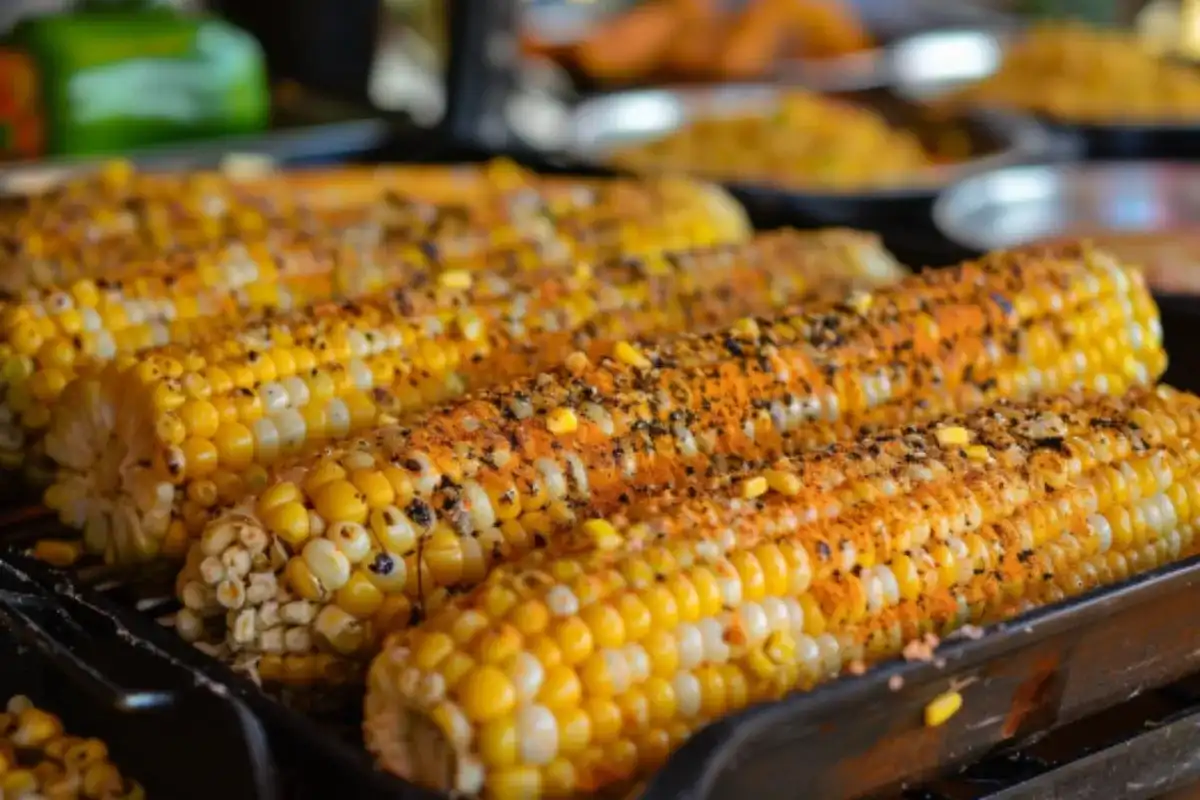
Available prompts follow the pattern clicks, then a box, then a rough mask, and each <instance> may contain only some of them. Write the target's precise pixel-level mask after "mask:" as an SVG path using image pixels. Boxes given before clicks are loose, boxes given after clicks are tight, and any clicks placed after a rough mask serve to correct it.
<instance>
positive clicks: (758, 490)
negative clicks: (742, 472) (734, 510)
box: [739, 475, 769, 500]
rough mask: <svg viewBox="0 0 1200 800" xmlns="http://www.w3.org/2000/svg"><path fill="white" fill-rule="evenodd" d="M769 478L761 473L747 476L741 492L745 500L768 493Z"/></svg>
mask: <svg viewBox="0 0 1200 800" xmlns="http://www.w3.org/2000/svg"><path fill="white" fill-rule="evenodd" d="M768 485H769V484H768V482H767V479H766V478H764V477H763V476H761V475H759V476H756V477H754V478H747V479H746V480H744V481H742V484H741V490H740V492H739V493H740V494H741V496H742V498H743V499H745V500H753V499H754V498H756V497H762V496H763V495H764V494H766V493H767V487H768Z"/></svg>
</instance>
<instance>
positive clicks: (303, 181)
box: [0, 163, 750, 294]
mask: <svg viewBox="0 0 1200 800" xmlns="http://www.w3.org/2000/svg"><path fill="white" fill-rule="evenodd" d="M444 172H445V174H446V175H448V176H450V177H451V178H453V176H454V172H453V171H450V170H445V171H444ZM406 174H407V171H406V170H403V169H402V170H398V171H396V174H394V175H392V176H391V177H387V178H381V179H379V180H378V181H376V180H367V179H364V176H362V175H361V174H358V173H352V177H350V178H346V179H342V180H339V178H338V176H337V173H332V174H331V173H323V174H321V175H319V176H317V177H315V178H312V177H309V178H306V177H304V176H300V177H295V178H289V177H287V176H286V175H285V176H284V177H281V178H274V179H269V180H260V181H248V182H239V181H237V180H233V181H230V180H228V179H226V178H223V177H221V176H219V175H216V174H204V173H200V174H185V175H182V176H179V175H168V176H163V175H142V174H135V173H132V172H131V170H130V169H129V166H128V165H127V164H123V163H115V164H113V165H111V166H110V167H109V168H107V169H105V170H102V171H100V172H99V173H98V174H97V175H94V176H89V177H86V178H84V179H81V180H78V181H73V182H71V183H68V184H67V185H66V186H65V187H60V188H59V189H57V190H54V191H50V192H47V193H42V194H35V195H32V196H30V197H24V198H17V199H12V200H10V201H9V203H8V204H7V206H6V207H4V208H3V209H0V221H3V222H5V223H7V224H5V225H4V229H5V231H6V232H7V234H6V235H7V240H6V241H5V243H4V245H5V248H4V252H5V258H4V259H3V260H0V290H3V291H6V292H8V293H13V294H15V293H18V292H21V291H23V290H25V289H27V288H31V287H42V288H47V289H49V288H53V287H62V286H63V285H65V284H67V283H69V282H71V281H74V280H79V279H82V278H98V277H101V276H104V277H111V271H112V270H113V269H120V268H122V267H123V265H125V264H129V263H142V262H147V261H151V260H153V259H156V258H158V257H160V256H162V255H163V254H164V253H170V252H188V251H190V250H194V249H196V248H211V247H213V246H217V245H220V244H227V243H231V242H241V243H244V244H252V243H257V242H261V241H263V240H265V239H267V238H269V237H274V236H276V235H277V234H278V230H279V229H288V230H303V231H309V232H313V231H318V230H323V231H326V232H332V231H337V230H340V229H342V228H345V227H355V228H364V229H365V230H366V231H368V232H370V231H374V232H375V235H378V233H379V231H380V225H383V226H384V228H385V229H391V230H392V232H393V233H396V234H401V235H404V234H407V235H413V236H421V237H422V238H424V237H425V236H428V235H434V237H435V238H436V239H437V241H438V243H439V245H440V247H441V248H442V249H444V250H445V251H447V252H449V253H462V254H464V255H466V256H475V255H477V254H478V253H479V252H480V250H481V248H483V249H486V248H487V246H488V244H489V243H490V242H492V241H493V240H494V239H496V238H498V237H499V238H501V239H504V240H512V241H516V240H521V239H526V240H528V239H530V238H532V239H535V240H540V241H542V242H543V243H545V242H549V241H554V242H556V243H557V245H558V246H559V247H560V248H563V247H566V248H568V249H569V250H570V251H571V252H573V253H574V255H575V256H576V257H583V258H594V257H598V256H601V255H604V254H606V253H611V252H613V250H612V248H614V247H616V246H618V245H621V244H624V245H631V244H632V245H642V246H648V247H652V248H662V247H672V248H677V247H682V246H687V245H692V244H706V243H721V242H733V241H744V240H745V239H746V238H747V237H748V235H749V230H750V228H749V225H748V223H747V221H746V218H745V214H744V212H743V211H742V209H741V207H740V206H738V204H737V203H736V201H734V200H733V199H732V198H731V197H729V195H727V194H726V193H725V192H723V191H722V190H721V189H719V188H718V187H715V186H708V185H705V184H700V183H695V182H688V181H657V182H632V181H595V180H592V181H583V180H579V179H560V180H551V181H542V180H541V179H534V178H532V177H527V176H525V175H524V174H521V173H513V172H512V170H511V169H507V168H505V167H503V165H500V166H493V167H488V168H485V169H476V170H470V171H468V172H467V173H466V174H467V175H468V176H472V177H471V178H470V179H461V178H460V179H452V180H449V181H443V182H442V183H444V184H446V186H443V187H442V188H441V189H440V190H439V189H438V187H437V186H436V184H437V181H436V180H434V184H435V185H433V186H431V187H430V189H431V192H430V194H433V195H434V196H435V198H434V199H433V200H429V199H424V198H423V197H422V186H421V185H420V184H419V183H415V184H414V182H412V181H405V180H404V176H405V175H406ZM436 174H437V173H434V175H436ZM427 180H428V178H427ZM321 181H330V182H333V183H334V186H333V187H332V188H331V189H330V190H329V191H328V193H322V192H320V191H319V190H317V189H316V188H315V187H316V186H319V185H320V182H321ZM293 185H296V186H297V187H298V188H299V189H300V191H298V192H295V193H293V192H290V191H289V188H290V187H291V186H293ZM355 185H358V186H359V188H357V189H355V188H354V187H355ZM381 185H382V186H401V185H403V186H404V188H405V189H406V190H407V192H408V193H407V194H405V195H403V196H401V195H398V194H396V193H394V192H388V191H386V190H383V189H378V190H377V187H378V186H381ZM306 186H307V191H305V190H304V187H306ZM447 186H448V187H449V189H447V188H446V187H447ZM364 187H365V188H364ZM437 195H441V197H437ZM339 197H340V198H341V199H342V200H343V201H345V202H344V203H342V204H341V205H340V206H339V205H338V204H337V202H336V201H335V198H339ZM306 199H307V200H308V202H307V203H306V202H305V200H306ZM439 205H446V206H447V207H446V208H439ZM489 229H490V230H492V231H493V233H492V234H489V235H481V234H480V233H479V232H480V231H482V230H489Z"/></svg>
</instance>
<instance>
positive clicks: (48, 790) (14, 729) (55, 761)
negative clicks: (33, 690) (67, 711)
mask: <svg viewBox="0 0 1200 800" xmlns="http://www.w3.org/2000/svg"><path fill="white" fill-rule="evenodd" d="M0 765H2V768H0V791H2V792H3V793H4V796H5V797H14V798H21V797H45V798H54V800H84V798H87V799H88V800H142V798H144V797H145V796H146V793H145V792H144V791H143V790H142V787H141V786H140V785H138V784H137V783H136V782H134V781H131V780H129V779H128V778H127V777H124V776H123V775H122V774H121V771H120V769H118V768H117V766H116V765H115V764H113V763H112V761H110V760H109V757H108V746H107V745H106V744H105V743H104V742H102V741H101V740H99V739H88V738H82V737H79V736H73V735H71V734H70V732H68V731H66V730H65V729H64V728H63V723H62V720H60V719H59V718H58V717H56V716H55V715H53V714H51V713H49V712H47V711H44V710H42V709H40V708H38V707H37V706H35V705H34V704H33V703H32V702H31V701H30V700H29V698H28V697H25V696H23V695H16V696H14V697H12V698H10V699H9V701H8V703H7V705H6V707H5V710H4V712H3V713H0Z"/></svg>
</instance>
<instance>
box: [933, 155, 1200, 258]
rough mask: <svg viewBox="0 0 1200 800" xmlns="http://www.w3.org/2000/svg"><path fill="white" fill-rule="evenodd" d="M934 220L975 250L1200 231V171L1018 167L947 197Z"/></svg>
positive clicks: (1163, 165) (1160, 165)
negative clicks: (1096, 237)
mask: <svg viewBox="0 0 1200 800" xmlns="http://www.w3.org/2000/svg"><path fill="white" fill-rule="evenodd" d="M933 219H934V223H935V224H936V225H937V227H938V229H939V230H940V231H941V232H942V234H943V235H945V236H946V237H947V238H949V239H950V240H951V241H953V242H955V243H956V244H959V245H961V246H963V247H967V248H970V249H973V250H994V249H997V248H1004V247H1014V246H1017V245H1021V244H1026V243H1029V242H1034V241H1038V240H1041V239H1048V238H1052V237H1055V236H1072V235H1094V234H1098V233H1103V232H1111V231H1120V232H1155V231H1168V230H1179V229H1184V228H1190V227H1194V226H1197V225H1200V165H1197V164H1187V163H1171V162H1110V163H1103V162H1100V163H1090V164H1063V165H1054V166H1038V167H1019V168H1013V169H1002V170H997V171H994V172H988V173H985V174H981V175H976V176H973V177H971V178H968V179H966V180H964V181H962V182H961V183H959V184H957V185H955V186H953V187H952V188H950V189H949V190H947V191H946V192H944V193H943V194H942V195H941V196H940V197H939V198H938V199H937V202H936V203H935V204H934V207H933Z"/></svg>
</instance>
